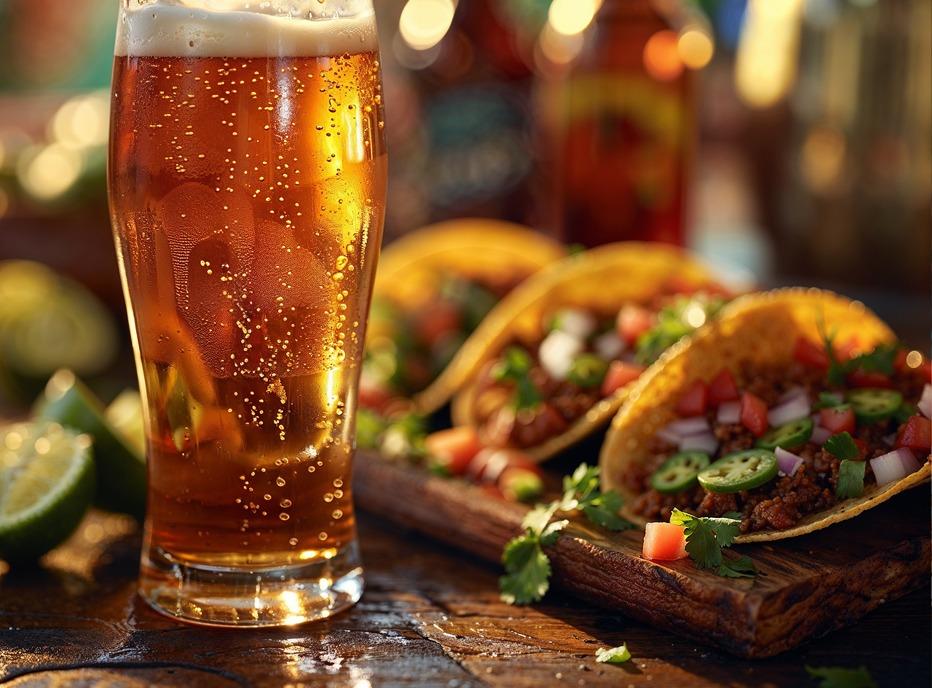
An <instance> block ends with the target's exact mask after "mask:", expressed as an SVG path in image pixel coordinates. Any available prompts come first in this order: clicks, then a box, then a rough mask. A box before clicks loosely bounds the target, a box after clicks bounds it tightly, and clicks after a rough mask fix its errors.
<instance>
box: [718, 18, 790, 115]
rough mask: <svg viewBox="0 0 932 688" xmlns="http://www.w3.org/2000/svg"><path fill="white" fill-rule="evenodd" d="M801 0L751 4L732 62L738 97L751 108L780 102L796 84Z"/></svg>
mask: <svg viewBox="0 0 932 688" xmlns="http://www.w3.org/2000/svg"><path fill="white" fill-rule="evenodd" d="M802 4H803V3H802V0H751V1H750V2H749V3H748V9H747V15H746V18H745V22H744V30H743V32H742V34H741V42H740V44H739V46H738V55H737V60H736V62H735V85H736V87H737V90H738V95H739V96H740V97H741V99H742V100H744V101H745V102H746V103H747V104H748V105H751V106H752V107H758V108H763V107H769V106H771V105H774V104H776V103H777V102H778V101H780V100H781V99H782V98H783V97H784V96H785V95H786V94H787V92H788V91H789V90H790V87H791V86H792V85H793V82H794V81H795V80H796V57H797V49H796V48H797V44H798V41H799V28H800V20H801V13H802Z"/></svg>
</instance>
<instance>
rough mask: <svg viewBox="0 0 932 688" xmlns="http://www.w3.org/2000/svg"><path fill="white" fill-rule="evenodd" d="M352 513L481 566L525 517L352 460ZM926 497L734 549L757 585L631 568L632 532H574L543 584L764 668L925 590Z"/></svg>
mask: <svg viewBox="0 0 932 688" xmlns="http://www.w3.org/2000/svg"><path fill="white" fill-rule="evenodd" d="M355 489H356V494H357V499H358V501H359V503H360V505H361V506H362V507H364V508H366V509H369V510H371V511H373V512H376V513H379V514H381V515H383V516H386V517H388V518H391V519H393V520H395V521H397V522H399V523H402V524H403V525H406V526H409V527H413V528H417V529H418V530H420V531H422V532H424V533H426V534H428V535H431V536H432V537H436V538H439V539H441V540H443V541H445V542H447V543H449V544H452V545H455V546H457V547H460V548H462V549H465V550H466V551H468V552H470V553H472V554H475V555H477V556H479V557H481V558H483V559H486V560H488V561H490V562H497V561H498V560H499V557H500V556H501V552H502V547H503V546H504V544H505V542H507V540H508V539H509V538H510V537H512V536H513V535H515V534H516V533H518V532H520V523H521V519H522V516H523V514H524V512H525V508H524V507H521V506H519V505H515V504H509V503H506V502H503V501H501V500H497V499H495V498H493V497H490V496H488V495H487V494H486V493H485V492H483V491H482V490H480V489H478V488H475V487H472V486H470V485H467V484H465V483H462V482H460V481H455V480H446V479H442V478H436V477H433V476H430V475H428V474H427V473H426V472H424V471H422V470H419V469H417V468H415V467H411V466H407V465H405V464H401V463H398V462H391V461H386V460H384V459H382V458H380V457H378V456H375V455H365V454H364V455H362V456H361V457H360V459H359V461H358V464H357V472H356V488H355ZM928 511H929V494H928V491H927V490H924V489H918V490H914V491H913V492H912V493H910V494H907V495H904V496H902V497H900V498H899V499H897V500H895V501H894V502H892V503H890V504H886V505H882V506H880V507H878V508H877V509H874V510H871V511H870V512H868V513H866V514H864V515H862V516H861V517H860V518H858V519H855V520H853V521H851V522H850V523H843V524H839V525H837V526H834V527H832V528H829V529H826V530H823V531H819V532H817V533H813V534H811V535H807V536H805V537H801V538H795V539H792V540H787V541H784V542H780V543H773V544H762V545H760V544H759V545H747V546H743V547H741V548H739V550H740V552H741V553H743V554H748V555H750V556H751V557H752V558H753V559H754V562H755V564H756V565H757V567H758V569H759V571H760V575H759V576H758V577H757V578H756V579H753V580H749V579H742V580H731V579H725V578H721V577H719V576H716V575H714V574H712V573H710V572H708V571H701V570H698V569H696V568H695V566H694V565H693V564H692V563H691V562H690V561H689V560H684V561H678V562H668V563H663V564H659V563H654V562H650V561H647V560H645V559H643V558H641V556H640V548H641V537H642V534H641V533H640V531H628V532H624V533H620V534H617V535H613V534H607V533H603V532H601V531H596V530H594V529H591V528H588V527H586V526H585V525H584V524H582V523H579V522H573V523H572V524H571V525H570V526H569V527H568V528H567V530H566V531H565V533H564V535H563V536H561V537H560V539H559V541H558V542H557V544H556V545H554V546H553V547H552V548H551V550H550V558H551V564H552V566H553V570H554V582H555V583H556V584H557V585H558V586H560V587H562V588H564V589H565V590H567V591H569V592H572V593H573V594H576V595H579V596H581V597H583V598H585V599H587V600H589V601H592V602H595V603H597V604H600V605H603V606H605V607H608V608H610V609H614V610H617V611H620V612H624V613H625V614H627V615H629V616H632V617H634V618H637V619H641V620H643V621H646V622H648V623H650V624H653V625H655V626H657V627H658V628H663V629H666V630H670V631H674V632H676V633H679V634H681V635H684V636H688V637H692V638H694V639H696V640H698V641H700V642H704V643H711V644H713V645H716V646H718V647H720V648H722V649H725V650H727V651H729V652H731V653H733V654H736V655H739V656H742V657H768V656H772V655H775V654H778V653H780V652H784V651H786V650H787V649H789V648H791V647H794V646H796V645H798V644H799V643H801V642H803V641H805V640H808V639H810V638H812V637H818V636H820V635H823V634H825V633H827V632H829V631H831V630H834V629H836V628H840V627H842V626H845V625H848V624H850V623H853V622H854V621H856V620H857V619H859V618H860V617H862V616H863V615H864V614H866V613H867V612H869V611H871V610H872V609H875V608H876V607H877V606H878V605H880V604H882V603H883V602H885V601H886V600H889V599H895V598H897V597H899V596H902V595H904V594H906V593H908V592H909V591H911V590H914V589H916V588H917V587H919V586H921V585H922V584H923V582H925V581H927V580H928V576H929V568H930V564H932V551H930V538H929V528H928V519H927V514H928Z"/></svg>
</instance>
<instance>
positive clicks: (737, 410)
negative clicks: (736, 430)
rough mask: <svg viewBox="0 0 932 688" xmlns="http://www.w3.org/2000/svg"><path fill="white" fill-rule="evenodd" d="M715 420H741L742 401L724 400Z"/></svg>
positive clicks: (728, 421)
mask: <svg viewBox="0 0 932 688" xmlns="http://www.w3.org/2000/svg"><path fill="white" fill-rule="evenodd" d="M715 420H717V421H718V422H719V423H738V422H739V421H740V420H741V402H740V401H725V402H722V403H721V404H720V405H719V407H718V415H717V416H716V418H715Z"/></svg>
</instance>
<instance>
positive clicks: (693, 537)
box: [670, 509, 757, 578]
mask: <svg viewBox="0 0 932 688" xmlns="http://www.w3.org/2000/svg"><path fill="white" fill-rule="evenodd" d="M670 523H675V524H677V525H681V526H685V528H686V553H687V554H688V555H689V557H690V558H691V559H692V560H693V561H694V562H695V563H696V566H698V567H699V568H701V569H709V570H710V571H713V572H714V573H715V574H716V575H719V576H722V577H724V578H753V577H754V576H756V575H757V568H756V567H755V566H754V562H752V561H751V558H750V557H746V556H742V557H737V558H731V557H725V556H724V555H723V551H724V550H725V549H726V548H728V547H729V546H730V545H731V544H732V543H733V542H734V540H735V538H736V537H737V536H738V534H739V533H740V532H741V530H740V528H739V526H740V524H741V519H739V518H731V517H730V516H728V515H726V516H722V517H718V518H713V517H710V516H701V517H700V516H693V515H692V514H688V513H686V512H685V511H680V510H679V509H674V510H673V514H672V515H671V516H670Z"/></svg>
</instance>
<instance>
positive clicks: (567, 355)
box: [538, 330, 583, 380]
mask: <svg viewBox="0 0 932 688" xmlns="http://www.w3.org/2000/svg"><path fill="white" fill-rule="evenodd" d="M582 350H583V343H582V340H580V339H579V338H577V337H574V336H573V335H571V334H567V333H566V332H563V331H562V330H554V331H553V332H551V333H550V334H548V335H547V336H546V337H544V341H542V342H541V343H540V349H539V351H538V355H539V356H540V364H541V366H542V367H543V369H544V370H546V371H547V374H548V375H550V377H552V378H554V379H555V380H565V379H566V376H567V374H568V373H569V372H570V367H571V366H572V365H573V359H574V358H575V357H576V356H577V355H578V354H580V353H581V352H582Z"/></svg>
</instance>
